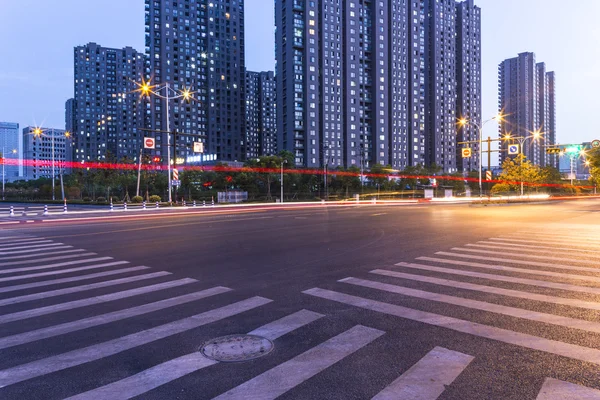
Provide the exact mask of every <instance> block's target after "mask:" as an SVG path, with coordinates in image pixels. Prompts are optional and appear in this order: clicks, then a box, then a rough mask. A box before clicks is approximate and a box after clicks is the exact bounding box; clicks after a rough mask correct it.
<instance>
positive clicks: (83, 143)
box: [65, 43, 144, 162]
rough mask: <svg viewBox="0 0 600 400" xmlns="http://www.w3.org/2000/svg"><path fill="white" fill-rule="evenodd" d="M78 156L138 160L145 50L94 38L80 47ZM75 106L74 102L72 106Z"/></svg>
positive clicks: (76, 54) (76, 101)
mask: <svg viewBox="0 0 600 400" xmlns="http://www.w3.org/2000/svg"><path fill="white" fill-rule="evenodd" d="M74 59H75V96H74V100H73V102H74V111H73V113H74V117H73V118H72V119H69V118H68V114H69V112H70V109H69V107H73V104H72V103H70V101H68V102H67V105H66V108H67V110H66V113H65V119H66V122H67V124H68V123H69V121H72V123H73V124H74V126H73V127H72V129H73V132H72V133H73V139H74V147H75V154H74V159H75V160H76V161H78V162H80V161H87V162H89V161H92V162H93V161H107V160H108V159H111V158H112V159H113V160H122V159H124V158H128V159H130V160H137V159H138V157H139V152H140V147H141V146H142V139H143V136H144V134H143V132H142V131H141V130H140V128H143V127H144V115H143V105H142V102H141V101H140V97H139V94H138V93H136V92H135V90H136V88H137V87H138V86H137V83H140V82H141V81H142V78H143V76H144V75H143V73H144V56H143V54H141V53H138V52H137V51H136V50H134V49H132V48H131V47H125V48H124V49H111V48H107V47H102V46H99V45H97V44H95V43H89V44H87V45H85V46H78V47H75V50H74ZM71 110H73V108H71Z"/></svg>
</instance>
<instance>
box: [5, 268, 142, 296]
mask: <svg viewBox="0 0 600 400" xmlns="http://www.w3.org/2000/svg"><path fill="white" fill-rule="evenodd" d="M145 269H149V267H144V266H138V267H129V268H122V269H115V270H111V271H104V272H97V273H94V274H88V275H80V276H72V277H70V278H59V279H51V280H47V281H40V282H32V283H23V284H21V285H13V286H4V287H0V293H7V292H15V291H17V290H24V289H32V288H37V287H43V286H51V285H58V284H61V283H70V282H79V281H84V280H88V279H94V278H101V277H105V276H111V275H118V274H125V273H128V272H135V271H142V270H145Z"/></svg>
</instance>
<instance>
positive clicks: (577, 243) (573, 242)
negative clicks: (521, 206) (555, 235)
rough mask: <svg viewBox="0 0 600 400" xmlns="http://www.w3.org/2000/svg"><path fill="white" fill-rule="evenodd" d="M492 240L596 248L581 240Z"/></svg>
mask: <svg viewBox="0 0 600 400" xmlns="http://www.w3.org/2000/svg"><path fill="white" fill-rule="evenodd" d="M490 239H492V240H503V241H508V242H525V243H537V244H551V243H552V244H560V245H569V246H577V247H585V248H588V249H589V248H590V247H594V245H595V243H584V242H582V241H580V240H564V239H561V240H552V241H550V240H546V239H540V238H538V239H535V238H532V237H531V236H522V237H520V236H517V237H514V236H508V237H504V236H501V237H494V238H490Z"/></svg>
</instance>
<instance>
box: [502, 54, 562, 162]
mask: <svg viewBox="0 0 600 400" xmlns="http://www.w3.org/2000/svg"><path fill="white" fill-rule="evenodd" d="M498 78H499V99H498V100H499V104H498V107H499V110H500V111H501V112H502V114H504V115H505V116H506V117H505V118H504V120H503V121H502V122H501V123H500V126H499V130H500V137H506V135H510V136H511V137H513V138H517V137H520V138H522V140H523V148H522V149H521V150H522V153H523V154H524V155H525V157H527V159H528V160H529V161H530V162H532V163H533V164H535V165H541V166H545V165H552V166H556V157H550V156H548V155H547V154H546V151H545V149H546V146H551V145H554V144H555V143H556V106H555V101H556V99H555V75H554V73H553V72H547V71H546V66H545V64H544V63H536V59H535V54H534V53H521V54H519V55H518V56H517V57H515V58H510V59H507V60H504V61H503V62H502V63H501V64H500V66H499V68H498ZM534 132H541V133H542V137H541V138H540V139H536V138H534V137H533V134H534ZM508 144H509V141H504V144H503V150H506V148H507V146H508ZM506 157H509V155H508V154H507V152H506V151H502V152H500V163H501V164H502V162H504V160H505V159H506Z"/></svg>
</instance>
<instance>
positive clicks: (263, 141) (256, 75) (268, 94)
mask: <svg viewBox="0 0 600 400" xmlns="http://www.w3.org/2000/svg"><path fill="white" fill-rule="evenodd" d="M275 92H276V90H275V75H274V73H273V71H268V72H253V71H246V146H247V148H246V158H247V159H251V158H256V157H260V156H268V155H273V154H275V153H277V123H276V122H277V121H276V102H275Z"/></svg>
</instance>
